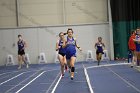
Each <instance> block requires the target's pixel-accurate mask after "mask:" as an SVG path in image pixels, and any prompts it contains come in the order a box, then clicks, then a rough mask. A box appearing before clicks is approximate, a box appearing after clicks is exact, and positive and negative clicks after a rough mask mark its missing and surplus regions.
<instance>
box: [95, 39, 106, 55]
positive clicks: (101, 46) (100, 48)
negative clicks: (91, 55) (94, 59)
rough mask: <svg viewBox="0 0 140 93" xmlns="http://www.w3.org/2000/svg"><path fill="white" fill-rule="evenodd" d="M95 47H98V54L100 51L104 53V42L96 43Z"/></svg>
mask: <svg viewBox="0 0 140 93" xmlns="http://www.w3.org/2000/svg"><path fill="white" fill-rule="evenodd" d="M95 47H96V48H97V50H96V54H99V53H102V54H104V52H103V47H104V44H103V43H99V42H98V43H96V44H95Z"/></svg>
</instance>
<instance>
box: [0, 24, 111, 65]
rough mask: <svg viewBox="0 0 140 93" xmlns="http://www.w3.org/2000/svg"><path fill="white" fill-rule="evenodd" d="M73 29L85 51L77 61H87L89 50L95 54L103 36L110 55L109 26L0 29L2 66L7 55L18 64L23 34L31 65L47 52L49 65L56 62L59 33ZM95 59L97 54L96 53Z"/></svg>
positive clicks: (0, 63) (0, 59) (79, 55)
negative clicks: (19, 42)
mask: <svg viewBox="0 0 140 93" xmlns="http://www.w3.org/2000/svg"><path fill="white" fill-rule="evenodd" d="M69 27H70V28H73V30H74V36H75V37H76V38H77V41H78V44H79V45H80V46H81V48H82V49H83V52H84V55H83V54H81V53H80V52H78V53H77V56H78V57H77V61H83V60H85V54H86V51H87V50H92V51H94V52H95V49H94V44H95V42H96V41H97V37H99V36H101V37H102V38H103V42H104V43H105V45H106V49H107V50H108V51H109V56H110V55H111V54H110V49H111V48H110V36H109V35H110V32H109V24H108V23H106V24H98V25H81V26H58V27H41V28H18V29H0V65H4V64H5V59H6V56H7V54H13V55H14V60H15V61H16V63H17V45H16V44H17V40H18V38H17V36H18V34H22V35H23V38H24V39H25V40H26V41H27V44H28V47H27V49H26V53H29V56H30V60H31V63H33V64H35V63H37V62H38V55H39V53H40V52H45V54H46V57H47V61H48V63H52V62H54V57H55V44H56V40H57V38H58V36H57V35H58V33H59V32H66V30H67V29H68V28H69ZM94 57H95V53H94Z"/></svg>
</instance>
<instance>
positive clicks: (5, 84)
mask: <svg viewBox="0 0 140 93" xmlns="http://www.w3.org/2000/svg"><path fill="white" fill-rule="evenodd" d="M116 63H119V62H115V61H111V62H101V65H106V64H116ZM120 63H121V62H120ZM91 66H93V68H88V67H91ZM94 66H95V67H94ZM75 67H76V71H75V77H74V80H71V79H70V74H69V72H68V71H67V72H65V77H64V78H61V79H60V81H59V82H58V85H57V86H56V89H55V93H90V90H89V87H88V84H87V81H86V77H85V73H84V67H87V74H88V76H89V80H90V82H91V86H92V89H93V91H94V93H140V72H138V71H137V70H135V69H133V68H130V66H128V65H116V66H105V67H98V66H97V62H78V63H76V64H75ZM59 77H60V65H59V64H45V65H44V64H40V65H39V64H36V65H30V68H29V69H26V68H25V66H24V67H23V68H22V69H21V70H17V66H8V67H5V66H0V93H16V92H17V91H19V90H20V91H19V93H51V92H52V90H53V89H54V87H55V85H56V83H57V81H58V80H59Z"/></svg>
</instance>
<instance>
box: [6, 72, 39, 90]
mask: <svg viewBox="0 0 140 93" xmlns="http://www.w3.org/2000/svg"><path fill="white" fill-rule="evenodd" d="M37 73H38V72H35V73H33V74H32V75H30V76H29V77H28V78H26V79H24V80H23V81H21V82H20V83H18V84H17V85H14V86H13V87H12V88H10V89H8V90H7V91H6V92H5V93H8V92H10V91H11V90H13V89H14V88H16V87H18V86H19V85H22V83H23V82H25V81H27V80H28V79H30V78H31V77H33V76H34V75H36V74H37ZM24 85H25V84H24Z"/></svg>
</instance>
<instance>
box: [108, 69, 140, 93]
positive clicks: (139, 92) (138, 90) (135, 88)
mask: <svg viewBox="0 0 140 93" xmlns="http://www.w3.org/2000/svg"><path fill="white" fill-rule="evenodd" d="M108 70H110V71H111V72H112V73H113V74H115V75H116V76H118V77H119V78H120V79H121V80H123V81H124V82H125V83H126V84H128V85H129V86H131V87H132V88H133V89H134V90H136V91H137V92H138V93H140V89H138V88H137V87H135V86H134V85H132V84H131V83H129V82H128V81H127V80H125V79H124V78H123V77H121V76H120V75H119V74H117V73H116V72H114V71H113V70H112V69H110V68H108Z"/></svg>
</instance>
